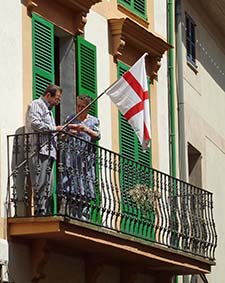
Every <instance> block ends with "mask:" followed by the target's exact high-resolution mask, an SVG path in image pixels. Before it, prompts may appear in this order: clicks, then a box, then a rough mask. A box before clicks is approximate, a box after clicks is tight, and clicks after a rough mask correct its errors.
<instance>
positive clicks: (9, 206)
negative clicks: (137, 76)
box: [0, 0, 224, 283]
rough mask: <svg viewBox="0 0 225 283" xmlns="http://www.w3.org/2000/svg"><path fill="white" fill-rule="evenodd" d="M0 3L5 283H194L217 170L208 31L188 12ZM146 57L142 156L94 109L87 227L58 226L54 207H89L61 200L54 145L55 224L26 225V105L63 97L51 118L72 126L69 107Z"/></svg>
mask: <svg viewBox="0 0 225 283" xmlns="http://www.w3.org/2000/svg"><path fill="white" fill-rule="evenodd" d="M8 2H9V3H8ZM8 2H7V3H6V1H5V3H4V4H3V3H1V10H0V15H1V17H0V19H1V20H0V22H1V26H2V27H1V30H0V38H3V39H4V40H1V42H2V44H1V46H0V50H1V53H0V60H1V63H2V64H1V66H2V67H1V68H0V78H1V81H2V82H3V84H2V97H3V99H2V101H3V103H2V105H1V111H0V115H1V122H0V135H1V141H0V152H1V153H0V161H1V163H0V164H1V165H0V170H1V171H0V176H1V177H0V178H1V183H0V184H1V194H0V202H1V206H0V208H1V214H0V224H1V226H0V227H1V228H0V266H1V274H2V275H1V277H2V278H1V280H2V281H3V282H15V283H20V282H21V283H25V282H43V283H44V282H71V283H72V282H79V283H83V282H85V283H89V282H93V283H94V282H99V283H100V282H115V283H117V282H130V283H132V282H133V283H139V282H140V283H141V282H142V283H145V282H154V283H156V282H173V280H175V281H176V280H181V281H184V282H185V280H186V281H187V280H189V281H187V282H195V281H193V280H198V281H196V282H204V281H203V280H206V277H205V275H204V274H207V273H210V272H211V266H213V265H214V264H215V248H216V245H217V234H216V231H215V221H216V223H220V219H219V214H220V211H221V210H220V206H222V178H221V177H222V176H221V175H222V171H223V170H222V168H223V164H224V160H223V124H222V122H220V121H221V120H222V117H223V97H222V96H223V94H224V67H223V64H222V63H221V62H223V61H224V52H223V46H224V42H223V40H221V36H220V35H219V34H218V35H217V34H216V33H215V32H214V31H213V30H211V27H210V21H209V18H207V20H206V19H205V17H204V16H202V15H201V13H200V10H199V7H198V5H197V4H196V3H192V2H191V1H186V2H182V3H181V4H182V5H180V6H179V7H180V10H178V11H180V18H178V19H177V18H175V17H177V13H175V7H176V5H177V4H179V3H177V2H176V3H173V1H172V2H170V1H168V3H167V1H164V0H161V1H147V0H129V1H128V0H113V1H112V0H102V1H100V0H88V1H81V0H76V1H75V0H68V1H67V0H66V1H65V0H64V1H62V0H57V1H56V0H47V1H39V0H34V1H31V0H21V1H8ZM221 5H222V6H223V5H224V4H223V1H221ZM213 9H214V8H212V6H210V5H209V6H206V10H207V13H209V15H213V14H214V13H218V17H221V19H222V14H220V9H219V8H218V9H216V8H215V10H213ZM12 16H13V17H12ZM12 18H13V20H12ZM167 19H168V20H167ZM175 19H176V20H177V21H175ZM178 20H180V22H181V23H182V25H181V27H182V30H181V33H180V34H178V31H177V30H178V29H177V28H178V27H180V26H179V23H180V22H179V21H178ZM168 21H169V22H168ZM219 22H220V21H217V20H216V24H218V27H219V28H220V31H221V32H224V30H223V26H222V25H221V26H220V25H219ZM215 26H216V27H217V25H215ZM193 32H194V36H193ZM180 35H181V41H180V42H179V41H178V40H179V36H180ZM175 39H177V41H176V40H175ZM179 46H181V48H180V49H179ZM145 52H147V53H148V54H149V56H148V58H147V60H146V70H147V76H148V82H149V98H150V109H151V128H152V140H151V147H150V149H149V150H148V151H147V152H143V151H142V149H141V146H140V144H139V142H138V140H137V138H136V137H135V135H134V132H133V130H132V129H131V128H130V126H129V124H128V123H127V121H126V120H125V119H124V118H123V117H122V115H121V114H120V113H119V112H118V109H117V108H116V107H115V105H113V104H112V102H111V101H110V99H109V97H108V96H107V95H106V94H105V95H103V96H102V97H101V98H100V99H99V100H98V101H97V102H95V103H94V105H93V106H92V109H91V113H92V114H93V115H95V116H98V118H99V120H100V130H101V140H100V141H99V143H98V144H97V145H96V146H95V147H94V152H95V157H94V158H95V170H96V174H95V175H94V177H93V176H92V179H94V180H92V181H93V182H94V187H95V189H96V197H95V199H93V200H91V201H90V202H88V208H89V209H90V218H89V219H88V220H87V219H81V218H80V217H77V216H71V214H70V212H68V211H67V210H66V209H65V210H64V211H63V212H62V213H60V210H59V207H60V203H59V202H60V201H61V200H62V198H65V199H66V203H67V207H69V209H71V205H74V203H75V204H78V205H79V204H80V203H81V202H86V200H85V199H81V198H79V199H76V200H74V199H72V197H71V195H70V194H69V196H68V194H66V195H65V194H64V193H63V192H62V187H61V185H62V183H63V181H62V180H63V178H62V175H63V172H64V170H65V167H63V165H62V163H63V162H62V160H63V158H62V156H63V153H65V152H66V150H68V147H67V146H66V145H65V143H64V142H63V140H61V139H60V137H59V138H58V141H59V144H58V149H59V153H58V159H57V162H56V165H55V184H54V196H53V210H52V212H51V213H50V214H49V215H48V216H44V217H36V216H35V215H34V203H33V198H34V191H32V189H31V184H30V179H29V167H28V162H27V160H28V157H27V156H28V154H29V150H28V148H29V147H28V146H27V145H29V136H27V135H24V121H25V112H26V109H27V105H28V103H29V102H30V101H31V100H33V99H36V98H38V97H39V96H41V95H42V93H43V90H44V89H45V87H46V86H47V85H48V84H57V85H60V86H61V87H62V89H63V95H62V100H61V104H60V106H57V107H56V109H55V110H54V115H55V120H56V123H57V124H58V125H59V124H63V123H64V121H65V118H66V116H67V115H68V114H71V113H73V112H74V108H75V103H76V99H75V98H76V96H79V95H81V94H83V93H86V94H88V95H90V96H91V97H92V98H94V99H95V98H96V97H97V96H98V95H99V94H102V93H103V92H104V91H105V90H106V89H107V88H108V87H109V86H110V85H111V84H112V83H113V82H114V81H116V80H117V79H118V78H119V77H120V76H122V75H123V74H124V73H125V72H126V71H127V70H128V69H129V67H130V66H132V65H133V64H134V62H135V61H137V59H138V58H140V57H141V55H142V54H143V53H145ZM179 52H180V53H179ZM212 53H213V54H212ZM179 54H181V55H182V56H180V55H179ZM176 56H177V57H176ZM179 56H180V57H179ZM175 57H176V58H175ZM180 62H182V65H180ZM180 70H182V71H180ZM182 93H183V98H184V101H183V102H182V101H181V100H180V97H181V98H182V96H180V95H181V94H182ZM212 94H213V96H214V95H215V96H216V97H213V96H212ZM209 101H210V103H208V102H209ZM183 105H184V107H183V108H182V106H183ZM211 105H214V107H212V106H211ZM180 107H181V108H182V109H183V112H182V113H181V114H180V112H179V111H180V109H181V108H180ZM7 108H9V109H7ZM215 109H217V111H215ZM177 110H179V111H177ZM171 113H172V114H171ZM182 115H183V116H182ZM182 117H183V120H182V121H183V126H182V123H181V122H180V121H181V120H180V119H181V118H182ZM182 129H183V130H184V134H183V135H182V136H181V134H180V133H181V132H182ZM26 140H27V141H28V142H27V143H26ZM73 150H75V149H73ZM171 152H172V153H171ZM171 155H172V156H173V158H171ZM83 156H84V157H83V158H84V159H85V158H86V157H85V153H84V154H83ZM182 157H183V159H182ZM214 160H215V161H216V162H219V168H220V169H219V170H218V168H215V166H214ZM152 168H155V169H152ZM77 170H78V169H77ZM82 170H83V169H82ZM78 171H79V170H78ZM78 171H76V174H77V175H79V176H81V175H82V178H84V179H85V180H86V179H87V178H89V179H90V176H88V177H87V176H85V174H84V171H82V172H81V171H80V172H78ZM37 174H38V173H37ZM71 174H72V175H73V174H75V173H74V172H71ZM83 175H84V176H83ZM215 176H216V178H215ZM179 177H180V179H179ZM215 179H216V182H217V183H216V184H215ZM191 184H192V185H191ZM202 188H206V189H209V192H208V191H205V190H204V189H202ZM219 188H220V190H219ZM218 190H219V191H218ZM211 192H213V193H214V202H215V204H214V206H215V208H214V209H213V208H212V203H214V202H213V199H212V194H211ZM213 214H215V221H214V217H213ZM219 226H221V227H218V226H217V230H218V235H220V234H221V233H222V231H220V229H222V225H219ZM218 243H219V246H220V249H217V254H216V260H217V265H216V267H213V269H212V273H211V275H210V276H209V277H207V278H208V281H209V282H217V280H219V279H217V278H220V280H221V278H222V277H221V276H223V275H222V257H223V254H222V252H220V251H219V250H222V247H223V246H224V243H223V240H222V239H220V238H219V242H218ZM189 274H190V275H189ZM177 275H182V276H184V277H183V278H181V279H179V278H177V277H176V276H177Z"/></svg>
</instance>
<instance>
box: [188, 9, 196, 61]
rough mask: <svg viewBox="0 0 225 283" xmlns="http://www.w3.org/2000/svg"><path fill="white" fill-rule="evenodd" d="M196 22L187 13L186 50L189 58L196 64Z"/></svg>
mask: <svg viewBox="0 0 225 283" xmlns="http://www.w3.org/2000/svg"><path fill="white" fill-rule="evenodd" d="M195 27H196V25H195V23H194V21H193V20H192V18H191V17H190V16H189V15H188V14H186V50H187V60H188V61H189V62H190V63H191V64H192V65H194V66H196V44H195V43H196V34H195Z"/></svg>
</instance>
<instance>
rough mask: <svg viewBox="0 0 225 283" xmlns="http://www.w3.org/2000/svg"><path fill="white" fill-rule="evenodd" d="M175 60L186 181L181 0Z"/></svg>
mask: <svg viewBox="0 0 225 283" xmlns="http://www.w3.org/2000/svg"><path fill="white" fill-rule="evenodd" d="M176 59H177V100H178V126H179V168H180V179H182V180H183V181H187V171H186V164H187V160H186V141H185V119H184V84H183V56H182V0H176Z"/></svg>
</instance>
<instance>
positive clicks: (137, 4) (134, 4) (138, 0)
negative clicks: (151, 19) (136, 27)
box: [118, 0, 147, 20]
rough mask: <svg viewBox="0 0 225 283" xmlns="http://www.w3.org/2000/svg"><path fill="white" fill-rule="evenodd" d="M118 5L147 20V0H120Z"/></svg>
mask: <svg viewBox="0 0 225 283" xmlns="http://www.w3.org/2000/svg"><path fill="white" fill-rule="evenodd" d="M118 3H120V4H121V5H123V6H124V7H126V8H128V9H129V10H130V11H131V12H133V13H135V14H136V15H138V16H140V17H141V18H143V19H145V20H147V16H146V0H118Z"/></svg>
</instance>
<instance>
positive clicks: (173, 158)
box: [168, 0, 177, 177]
mask: <svg viewBox="0 0 225 283" xmlns="http://www.w3.org/2000/svg"><path fill="white" fill-rule="evenodd" d="M168 41H169V44H171V45H172V46H175V44H174V0H168ZM174 54H175V50H174V48H171V49H170V50H169V58H168V63H169V66H168V68H169V97H170V111H169V113H170V143H171V174H172V176H173V177H176V175H177V172H176V167H177V165H176V135H175V130H176V129H175V90H174V84H175V75H174Z"/></svg>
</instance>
